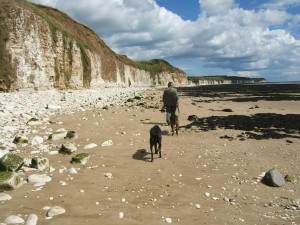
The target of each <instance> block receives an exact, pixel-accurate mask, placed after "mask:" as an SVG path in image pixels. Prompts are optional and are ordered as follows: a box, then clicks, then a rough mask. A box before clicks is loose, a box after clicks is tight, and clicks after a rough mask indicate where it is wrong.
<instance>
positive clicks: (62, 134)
mask: <svg viewBox="0 0 300 225" xmlns="http://www.w3.org/2000/svg"><path fill="white" fill-rule="evenodd" d="M67 133H68V132H67V131H58V132H55V133H53V134H51V135H50V136H49V137H48V139H49V140H52V141H58V140H61V139H64V138H65V137H66V136H67Z"/></svg>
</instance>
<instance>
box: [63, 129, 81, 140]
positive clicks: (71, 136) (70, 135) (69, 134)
mask: <svg viewBox="0 0 300 225" xmlns="http://www.w3.org/2000/svg"><path fill="white" fill-rule="evenodd" d="M76 138H78V134H76V132H75V131H68V132H67V135H66V137H65V139H76Z"/></svg>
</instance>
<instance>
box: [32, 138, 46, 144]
mask: <svg viewBox="0 0 300 225" xmlns="http://www.w3.org/2000/svg"><path fill="white" fill-rule="evenodd" d="M43 142H44V138H43V137H40V136H35V137H33V138H32V140H31V144H32V145H40V144H42V143H43Z"/></svg>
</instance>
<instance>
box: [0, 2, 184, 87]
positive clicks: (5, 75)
mask: <svg viewBox="0 0 300 225" xmlns="http://www.w3.org/2000/svg"><path fill="white" fill-rule="evenodd" d="M170 80H173V81H174V82H175V83H176V84H183V85H184V84H187V83H188V81H187V77H186V75H185V74H184V72H183V71H181V70H180V69H178V68H175V67H173V66H172V65H170V64H169V63H168V62H166V61H164V60H158V59H155V60H151V61H141V62H137V61H133V60H131V59H129V58H127V57H126V56H124V55H118V54H116V53H115V52H113V51H112V50H111V49H110V48H109V47H108V46H107V45H106V44H105V43H104V42H103V40H101V39H100V38H99V37H98V36H97V35H96V34H95V33H94V32H93V31H92V30H91V29H89V28H88V27H86V26H85V25H83V24H80V23H78V22H76V21H74V20H72V19H71V18H70V17H69V16H68V15H66V14H64V13H62V12H60V11H58V10H57V9H54V8H51V7H46V6H42V5H37V4H33V3H30V2H27V1H26V0H1V1H0V91H14V90H24V89H25V90H31V89H32V90H44V89H52V88H59V89H66V88H71V89H72V88H73V89H79V88H98V87H108V86H114V87H116V86H120V87H129V86H152V85H166V83H167V82H168V81H170Z"/></svg>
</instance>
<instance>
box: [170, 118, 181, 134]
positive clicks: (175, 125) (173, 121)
mask: <svg viewBox="0 0 300 225" xmlns="http://www.w3.org/2000/svg"><path fill="white" fill-rule="evenodd" d="M170 122H171V129H172V135H174V129H175V131H176V134H177V135H178V129H179V119H178V116H177V115H176V114H172V115H171V117H170Z"/></svg>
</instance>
